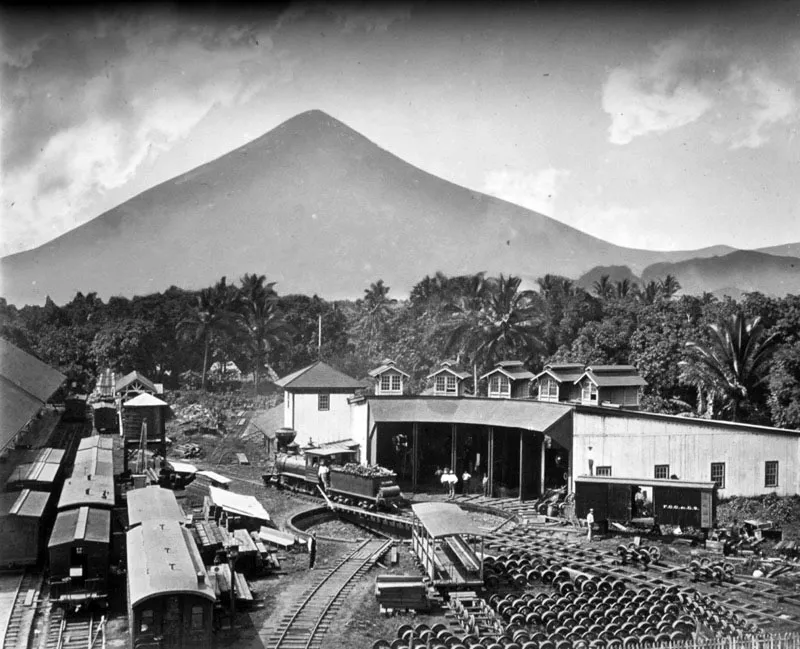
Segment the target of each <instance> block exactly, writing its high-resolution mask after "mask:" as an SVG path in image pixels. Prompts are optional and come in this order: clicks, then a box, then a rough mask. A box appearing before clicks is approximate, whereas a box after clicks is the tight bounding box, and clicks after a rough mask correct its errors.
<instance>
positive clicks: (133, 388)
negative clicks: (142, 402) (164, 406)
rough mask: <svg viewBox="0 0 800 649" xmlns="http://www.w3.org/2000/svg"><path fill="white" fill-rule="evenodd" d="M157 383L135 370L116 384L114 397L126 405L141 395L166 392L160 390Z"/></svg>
mask: <svg viewBox="0 0 800 649" xmlns="http://www.w3.org/2000/svg"><path fill="white" fill-rule="evenodd" d="M159 388H160V386H159V385H158V384H157V383H153V382H152V381H151V380H150V379H148V378H147V377H146V376H145V375H144V374H141V373H140V372H137V371H136V370H134V371H133V372H130V373H129V374H126V375H125V376H123V377H121V378H119V379H117V381H116V383H115V384H114V395H115V396H116V398H117V399H121V400H122V403H123V404H124V403H125V402H127V401H128V400H129V399H132V398H134V397H138V396H139V395H140V394H161V393H162V392H163V391H164V390H163V388H162V389H159Z"/></svg>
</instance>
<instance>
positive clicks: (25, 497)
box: [0, 489, 50, 518]
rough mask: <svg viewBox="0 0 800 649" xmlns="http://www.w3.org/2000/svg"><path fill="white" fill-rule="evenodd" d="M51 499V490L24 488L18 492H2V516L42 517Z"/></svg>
mask: <svg viewBox="0 0 800 649" xmlns="http://www.w3.org/2000/svg"><path fill="white" fill-rule="evenodd" d="M49 500H50V492H49V491H32V490H31V489H23V490H22V491H20V492H18V493H0V518H3V517H5V516H20V517H22V518H41V517H42V516H43V515H44V510H45V509H46V508H47V502H48V501H49Z"/></svg>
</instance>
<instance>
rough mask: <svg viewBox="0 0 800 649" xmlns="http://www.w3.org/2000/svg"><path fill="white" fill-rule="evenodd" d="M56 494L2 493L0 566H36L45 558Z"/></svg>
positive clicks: (26, 491) (36, 492)
mask: <svg viewBox="0 0 800 649" xmlns="http://www.w3.org/2000/svg"><path fill="white" fill-rule="evenodd" d="M51 496H52V494H51V493H50V492H48V491H32V490H31V489H23V490H22V491H18V492H12V493H0V566H2V567H4V568H14V567H21V566H33V565H36V564H37V563H38V562H39V559H40V558H41V557H42V556H43V555H44V548H45V542H46V539H47V530H48V529H49V528H50V525H49V523H50V522H52V518H49V516H48V510H49V502H50V498H51Z"/></svg>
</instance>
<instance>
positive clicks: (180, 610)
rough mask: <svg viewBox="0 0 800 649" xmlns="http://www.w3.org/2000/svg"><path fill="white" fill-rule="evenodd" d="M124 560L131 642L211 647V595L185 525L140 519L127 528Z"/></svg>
mask: <svg viewBox="0 0 800 649" xmlns="http://www.w3.org/2000/svg"><path fill="white" fill-rule="evenodd" d="M127 561H128V567H129V569H128V628H129V638H130V647H131V648H133V647H141V646H145V645H147V646H160V647H197V648H199V649H206V648H208V647H210V646H211V644H212V638H213V634H212V621H213V611H214V602H215V599H216V597H215V595H214V590H213V589H212V587H211V586H210V584H209V579H208V573H207V572H206V568H205V566H204V565H203V561H202V558H201V557H200V553H199V552H198V550H197V546H196V545H195V543H194V539H193V538H192V535H191V533H190V532H189V530H187V529H186V528H184V527H183V526H182V525H181V524H180V523H178V522H177V521H174V520H157V519H156V520H150V521H144V522H142V523H141V524H140V525H137V526H136V527H134V528H132V529H130V530H128V533H127ZM134 567H135V569H134Z"/></svg>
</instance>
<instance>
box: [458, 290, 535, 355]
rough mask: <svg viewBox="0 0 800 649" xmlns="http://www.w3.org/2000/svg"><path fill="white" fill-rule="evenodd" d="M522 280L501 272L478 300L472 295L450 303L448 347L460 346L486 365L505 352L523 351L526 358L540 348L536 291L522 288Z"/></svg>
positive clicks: (462, 351) (463, 350) (515, 352)
mask: <svg viewBox="0 0 800 649" xmlns="http://www.w3.org/2000/svg"><path fill="white" fill-rule="evenodd" d="M521 282H522V280H521V279H520V278H519V277H514V276H512V275H509V276H508V277H505V276H503V275H500V277H499V278H496V279H491V280H487V281H486V284H485V287H484V288H483V289H482V290H481V294H480V301H479V304H477V305H476V304H475V303H474V302H473V298H472V297H471V296H468V297H462V298H460V299H459V300H458V301H457V302H456V303H453V304H451V305H450V308H449V311H450V315H451V318H450V321H449V322H448V323H447V325H446V331H447V333H448V334H449V335H448V339H447V343H446V347H445V350H446V351H447V352H448V353H449V352H451V351H453V350H455V349H456V348H458V349H459V352H460V353H465V354H466V355H467V356H469V357H470V359H471V361H472V363H475V364H478V363H480V364H483V365H484V366H486V365H489V364H492V363H494V362H496V361H497V360H499V359H500V358H501V357H502V356H504V355H506V354H517V353H520V352H522V353H523V354H525V356H526V358H525V359H523V360H527V359H528V358H529V357H530V356H532V355H533V354H534V353H535V352H536V351H537V350H538V349H540V348H541V343H540V341H539V337H538V331H537V328H536V320H537V317H538V315H539V313H538V310H537V309H536V307H535V304H536V302H535V300H536V293H535V292H534V291H530V290H527V291H521V290H519V287H520V284H521ZM475 307H477V308H475Z"/></svg>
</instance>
